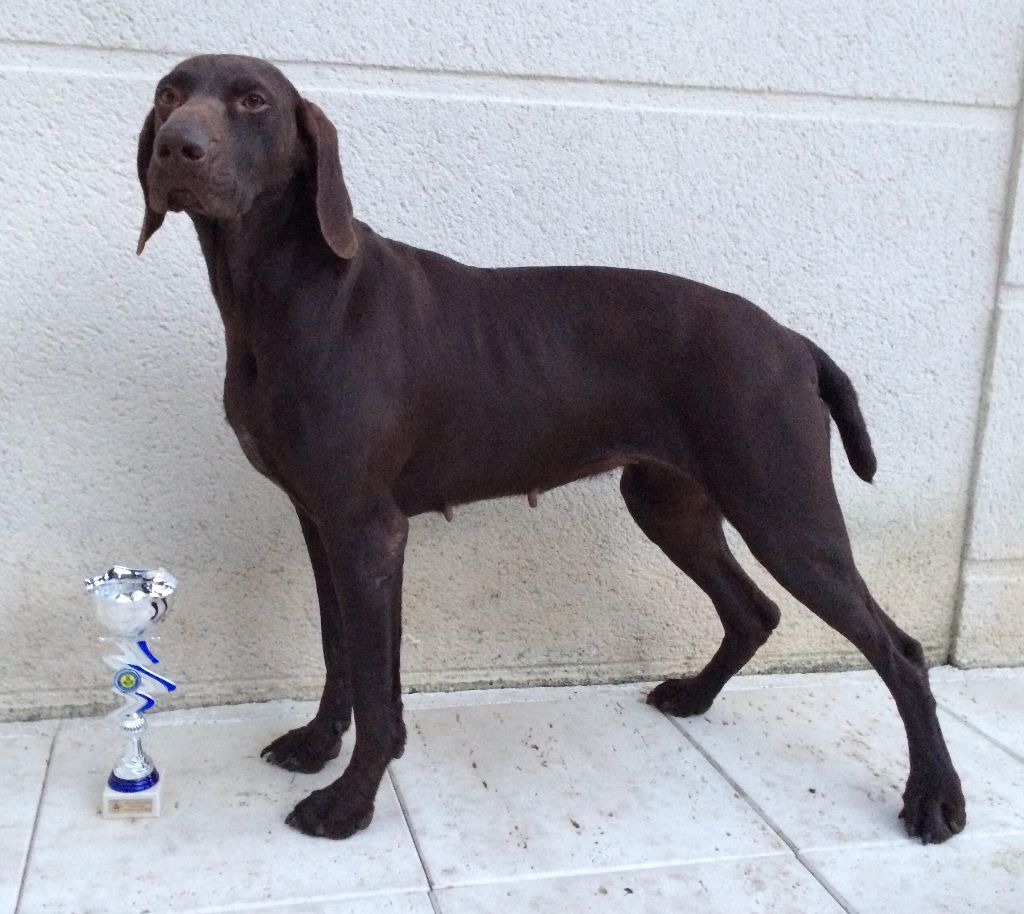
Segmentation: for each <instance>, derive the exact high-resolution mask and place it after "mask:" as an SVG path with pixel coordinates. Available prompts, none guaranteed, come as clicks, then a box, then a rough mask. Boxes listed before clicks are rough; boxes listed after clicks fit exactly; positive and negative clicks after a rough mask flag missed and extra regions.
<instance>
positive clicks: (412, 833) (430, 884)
mask: <svg viewBox="0 0 1024 914" xmlns="http://www.w3.org/2000/svg"><path fill="white" fill-rule="evenodd" d="M388 777H389V778H390V779H391V788H392V790H394V791H395V797H396V799H397V800H398V808H399V809H401V810H402V818H404V819H405V827H406V828H407V829H409V837H410V838H412V846H413V847H414V848H416V856H417V858H419V861H420V869H421V870H423V878H424V879H426V880H427V890H428V893H429V895H431V896H432V895H433V892H434V881H433V880H432V879H431V878H430V870H428V869H427V862H426V860H424V859H423V849H422V848H421V847H420V839H419V836H418V835H417V834H416V829H415V828H413V826H412V818H411V817H410V816H409V808H408V807H407V806H406V804H405V797H404V796H402V789H401V787H399V785H398V778H397V777H395V772H394V771H393V770H392V764H390V763H389V764H388ZM430 903H431V905H433V907H434V910H435V912H436V911H437V906H436V905H434V901H433V898H431V899H430Z"/></svg>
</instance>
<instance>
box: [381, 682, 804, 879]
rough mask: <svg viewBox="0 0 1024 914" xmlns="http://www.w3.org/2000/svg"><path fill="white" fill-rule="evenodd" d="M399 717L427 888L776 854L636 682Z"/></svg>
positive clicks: (406, 793)
mask: <svg viewBox="0 0 1024 914" xmlns="http://www.w3.org/2000/svg"><path fill="white" fill-rule="evenodd" d="M406 723H407V727H408V731H409V745H408V748H407V749H406V753H405V755H404V756H403V758H402V759H401V761H399V762H396V763H394V764H393V765H392V774H393V776H394V777H395V780H396V784H397V786H398V789H399V793H400V794H401V796H402V801H403V804H404V806H405V808H406V811H407V813H408V815H409V821H410V824H411V825H412V828H413V829H414V831H415V833H416V838H417V845H418V846H419V849H420V853H421V854H422V856H423V859H424V862H425V865H426V867H427V871H428V874H429V875H430V877H431V881H432V884H433V885H435V886H451V885H459V884H466V883H475V882H488V881H493V880H497V879H508V878H513V877H516V876H524V875H538V874H569V873H578V872H584V871H590V870H594V869H604V868H629V867H633V866H638V865H645V864H646V865H657V864H674V863H680V862H687V861H695V860H702V859H711V858H715V857H724V856H734V857H738V856H746V855H751V856H752V855H757V854H765V853H773V852H779V851H782V850H785V846H784V845H783V844H782V842H780V841H779V839H778V838H777V836H776V835H775V834H774V833H773V832H772V831H771V830H770V829H769V828H768V827H767V826H766V825H765V824H764V823H763V822H762V821H761V820H760V819H759V818H758V817H757V816H756V815H755V814H754V813H753V812H752V811H751V810H750V808H749V806H748V805H747V804H746V803H745V802H744V801H743V800H742V799H741V798H740V797H738V796H737V795H736V794H735V793H734V791H733V789H732V788H731V787H730V786H729V785H728V783H727V782H726V781H725V780H724V779H722V778H721V777H720V775H719V774H718V773H717V772H716V771H715V770H714V768H713V767H712V766H711V765H709V764H708V763H707V761H706V760H705V759H704V758H702V757H701V755H700V753H699V752H697V751H696V750H695V749H694V748H693V746H692V745H691V744H690V743H689V742H688V741H687V740H686V739H685V738H683V737H682V735H681V734H680V733H679V732H678V731H676V730H675V728H674V727H672V725H671V724H670V723H669V722H668V721H667V720H666V719H665V718H664V717H663V716H661V715H660V714H658V713H657V712H656V711H654V710H653V709H652V708H650V707H648V706H647V705H645V704H643V702H642V698H641V695H640V692H639V691H637V690H632V691H629V692H626V691H623V690H619V691H618V692H616V693H615V694H607V693H603V694H602V693H600V692H599V693H597V694H593V695H591V694H588V693H586V692H580V693H577V694H575V696H569V697H564V698H560V699H557V700H552V701H534V702H526V703H521V704H501V705H472V706H467V707H462V708H441V709H432V710H423V711H413V712H409V713H407V715H406Z"/></svg>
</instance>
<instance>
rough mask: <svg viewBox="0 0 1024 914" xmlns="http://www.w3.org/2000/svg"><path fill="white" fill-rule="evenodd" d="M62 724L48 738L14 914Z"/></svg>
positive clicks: (18, 909)
mask: <svg viewBox="0 0 1024 914" xmlns="http://www.w3.org/2000/svg"><path fill="white" fill-rule="evenodd" d="M61 728H62V723H61V722H60V721H58V722H57V726H56V727H55V728H54V731H53V734H52V735H51V737H50V751H49V752H47V753H46V768H45V769H44V770H43V780H42V782H41V783H40V785H39V798H38V800H37V801H36V814H35V816H33V817H32V832H31V834H29V838H28V847H27V848H26V850H25V864H24V866H22V868H21V880H20V881H19V882H18V894H17V897H16V898H15V901H14V911H15V914H21V899H22V896H23V895H24V894H25V885H26V883H27V882H28V870H29V866H30V865H31V863H32V851H33V850H34V849H35V844H36V830H37V829H38V828H39V813H40V812H41V810H42V808H43V796H44V795H45V793H46V785H47V782H48V781H49V780H50V763H51V762H52V761H53V752H54V748H55V747H56V745H57V736H58V735H59V734H60V731H61Z"/></svg>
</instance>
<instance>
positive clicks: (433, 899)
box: [427, 889, 444, 914]
mask: <svg viewBox="0 0 1024 914" xmlns="http://www.w3.org/2000/svg"><path fill="white" fill-rule="evenodd" d="M427 901H429V902H430V907H431V908H432V909H433V911H434V914H444V911H442V910H441V908H440V903H439V902H438V900H437V896H436V895H435V894H434V890H433V889H431V890H430V891H429V892H427Z"/></svg>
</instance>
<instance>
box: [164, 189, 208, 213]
mask: <svg viewBox="0 0 1024 914" xmlns="http://www.w3.org/2000/svg"><path fill="white" fill-rule="evenodd" d="M167 208H168V209H169V210H171V212H175V213H180V212H181V211H182V210H184V211H185V212H189V213H197V214H199V215H202V214H203V212H204V207H203V204H202V201H201V200H200V199H199V196H198V195H197V194H196V192H195V191H194V190H189V189H188V188H187V187H182V188H175V189H174V190H170V191H168V192H167Z"/></svg>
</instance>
